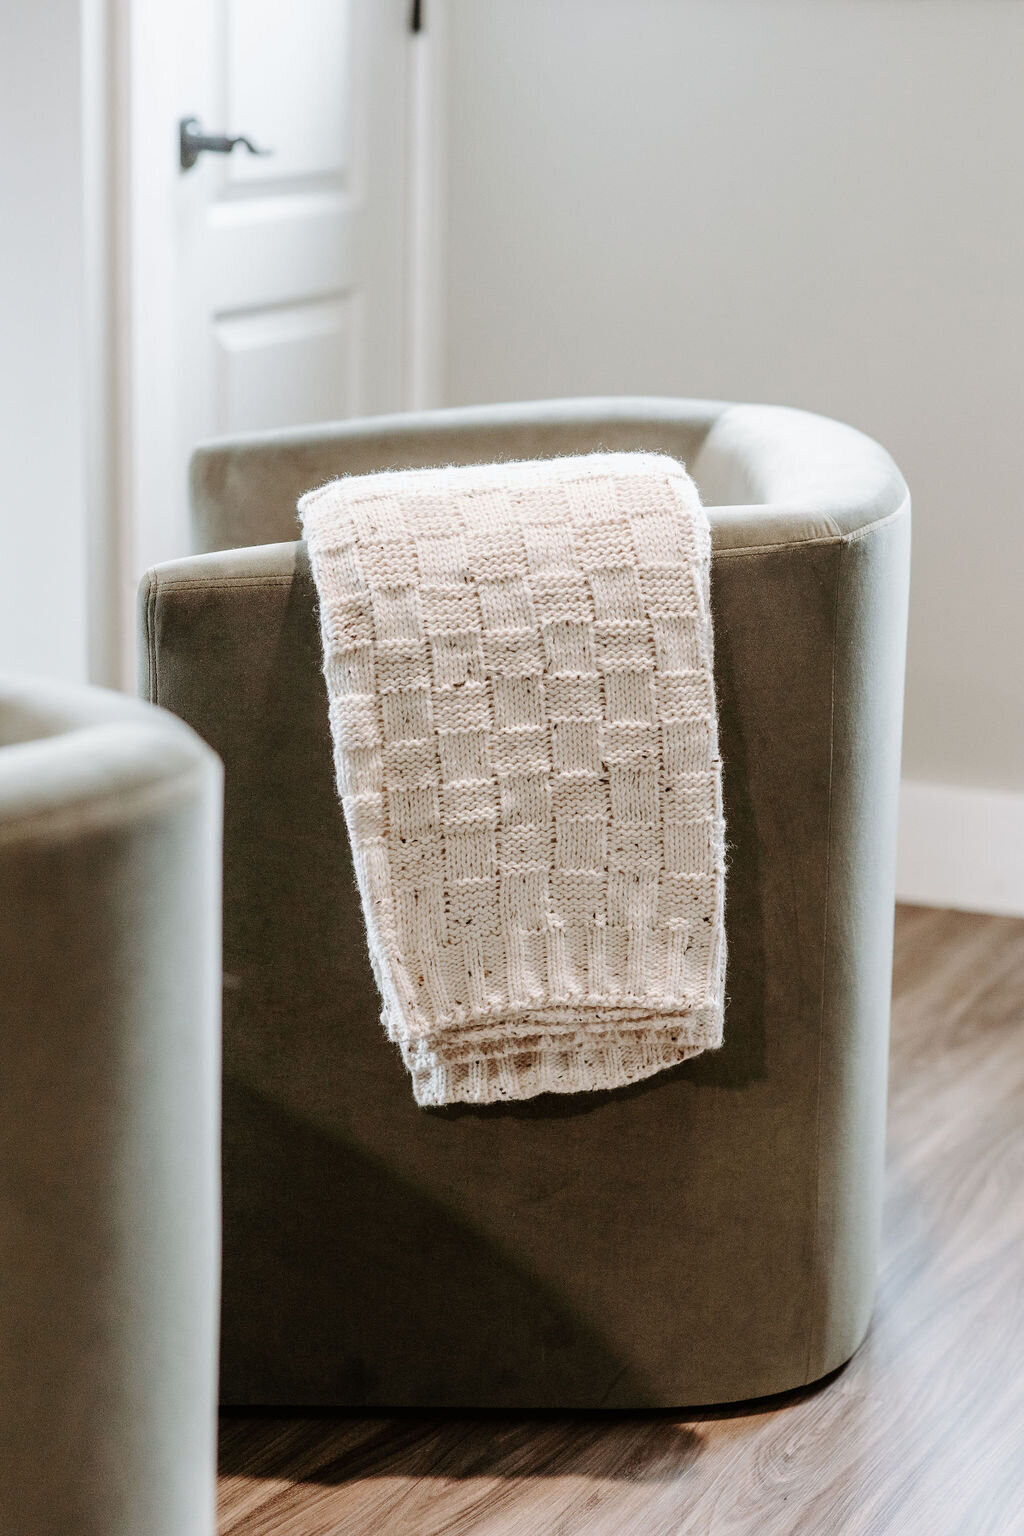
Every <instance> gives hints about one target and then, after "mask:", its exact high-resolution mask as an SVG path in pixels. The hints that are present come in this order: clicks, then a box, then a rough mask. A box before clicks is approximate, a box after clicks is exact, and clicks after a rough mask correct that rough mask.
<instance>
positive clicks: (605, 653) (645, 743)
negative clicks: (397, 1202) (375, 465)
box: [299, 453, 725, 1104]
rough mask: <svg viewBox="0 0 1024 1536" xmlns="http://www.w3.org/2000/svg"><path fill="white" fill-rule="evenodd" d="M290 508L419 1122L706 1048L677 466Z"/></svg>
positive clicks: (655, 464) (684, 504)
mask: <svg viewBox="0 0 1024 1536" xmlns="http://www.w3.org/2000/svg"><path fill="white" fill-rule="evenodd" d="M299 510H300V515H301V517H302V522H303V527H304V532H305V536H306V540H307V544H308V549H309V556H310V560H311V563H312V569H313V575H314V579H315V582H316V586H317V591H318V594H319V600H320V618H321V631H322V636H323V644H324V671H325V675H326V679H327V690H328V696H329V701H330V721H331V730H332V733H333V739H334V748H335V763H336V769H337V778H338V788H339V791H340V795H341V800H342V804H343V807H344V813H345V818H346V821H347V824H348V831H349V836H350V840H351V845H352V854H353V859H354V863H355V872H356V879H357V881H358V886H359V892H360V896H361V898H362V904H363V912H364V916H365V922H366V932H367V937H368V941H369V949H370V956H371V960H372V962H373V970H374V974H375V976H376V979H377V983H378V986H379V988H380V992H381V996H382V999H383V1024H384V1027H385V1029H386V1031H387V1034H388V1036H389V1037H390V1038H391V1039H392V1040H393V1041H395V1042H396V1043H397V1045H398V1046H399V1048H400V1050H401V1053H402V1056H403V1058H404V1061H405V1064H406V1066H407V1068H408V1070H409V1072H410V1073H411V1076H412V1084H413V1092H414V1095H415V1098H416V1101H417V1102H418V1103H419V1104H445V1103H451V1102H454V1101H464V1102H471V1103H490V1102H492V1101H494V1100H500V1099H525V1098H530V1097H532V1096H533V1095H534V1094H538V1093H544V1092H555V1093H575V1092H578V1091H580V1090H585V1089H600V1088H615V1087H618V1086H620V1085H622V1084H624V1083H631V1082H635V1081H637V1080H638V1079H640V1078H645V1077H648V1076H650V1075H651V1074H652V1073H655V1072H660V1071H661V1070H662V1069H663V1068H665V1067H669V1066H672V1065H674V1064H675V1063H677V1062H680V1061H683V1060H685V1059H686V1058H687V1057H689V1056H693V1055H695V1054H697V1053H698V1052H699V1051H703V1050H706V1049H708V1048H709V1047H714V1046H717V1045H720V1044H721V1040H722V1011H723V983H724V968H725V936H724V930H723V904H724V881H725V874H724V871H725V854H724V824H723V820H722V792H721V763H720V760H719V755H718V740H717V721H716V713H715V697H714V688H713V679H712V633H711V616H710V608H709V596H708V590H709V571H710V554H711V544H710V533H709V529H708V523H707V518H706V516H705V514H704V512H703V511H702V509H701V506H700V502H699V498H698V495H697V491H696V488H695V486H694V485H693V482H692V481H691V480H690V479H689V477H688V476H687V474H686V473H685V471H684V470H683V469H682V467H681V466H680V465H679V464H677V463H676V462H675V461H674V460H672V459H669V458H663V457H660V456H657V455H653V454H642V453H637V454H629V453H598V454H593V455H590V456H586V457H580V458H567V459H556V460H549V461H546V462H536V463H509V464H500V465H485V466H481V465H472V466H468V467H463V468H449V469H432V470H407V471H401V472H393V473H392V472H389V473H385V474H377V475H368V476H363V477H358V478H355V477H353V478H350V479H342V480H336V481H334V482H333V483H331V484H330V485H326V486H324V487H322V488H321V489H319V490H316V491H313V492H311V493H310V494H309V495H307V496H305V497H304V498H303V500H302V501H301V502H300V504H299Z"/></svg>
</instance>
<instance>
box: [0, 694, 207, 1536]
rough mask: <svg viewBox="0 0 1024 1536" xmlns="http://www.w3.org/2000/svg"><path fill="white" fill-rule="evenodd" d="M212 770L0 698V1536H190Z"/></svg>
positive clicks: (160, 734)
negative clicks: (1, 1534)
mask: <svg viewBox="0 0 1024 1536" xmlns="http://www.w3.org/2000/svg"><path fill="white" fill-rule="evenodd" d="M220 812H221V769H220V765H219V763H218V762H217V761H216V758H215V757H214V755H213V753H212V752H210V751H209V750H208V749H207V748H206V747H205V746H204V745H203V743H202V742H201V741H198V740H197V739H196V737H195V735H194V734H193V733H192V732H191V731H189V730H186V729H185V728H184V726H183V725H182V724H181V722H180V721H179V720H175V719H173V718H172V717H171V716H170V715H168V714H165V713H164V712H163V711H162V710H156V709H150V708H148V707H147V706H146V705H144V704H141V703H139V701H138V700H137V699H131V698H126V697H124V696H123V695H119V694H113V693H106V692H104V691H102V690H100V689H97V688H79V687H64V686H60V685H56V684H52V683H44V682H40V681H35V680H33V681H16V680H12V679H8V678H3V679H0V1531H3V1532H4V1536H186V1533H187V1536H213V1530H214V1469H215V1440H216V1435H215V1430H216V1419H215V1411H216V1401H217V1399H216V1385H217V1374H216V1365H217V1296H218V1289H217V1281H218V1249H219V1237H220V1234H219V1210H218V1187H219V1166H218V1164H219V1159H218V1145H217V1129H218V1119H219V1115H218V1086H219V1050H220V1033H219V1017H220V963H219V962H220V944H219V936H220Z"/></svg>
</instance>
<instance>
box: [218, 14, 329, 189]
mask: <svg viewBox="0 0 1024 1536" xmlns="http://www.w3.org/2000/svg"><path fill="white" fill-rule="evenodd" d="M226 9H227V18H226V20H227V36H226V48H225V53H226V61H225V67H226V73H227V109H228V117H229V120H230V121H231V122H233V123H243V124H245V131H246V132H248V133H250V134H251V136H252V138H253V139H254V141H255V142H256V143H257V144H259V145H264V144H266V145H268V146H270V147H271V148H272V149H273V151H274V153H273V155H272V156H270V157H268V158H267V159H254V158H252V157H251V156H245V157H243V156H241V155H236V156H234V157H233V158H232V161H231V164H230V167H229V172H228V180H229V184H230V185H233V186H246V185H252V184H253V183H256V182H261V181H276V180H280V179H281V178H282V177H297V176H303V177H307V176H332V177H340V176H343V175H344V173H345V171H346V169H347V168H348V165H349V159H350V154H351V121H350V116H351V107H352V65H353V57H352V38H351V21H352V17H351V10H352V6H351V4H350V3H348V0H332V3H331V4H325V3H324V0H288V4H287V6H282V5H281V4H280V3H279V0H227V6H226Z"/></svg>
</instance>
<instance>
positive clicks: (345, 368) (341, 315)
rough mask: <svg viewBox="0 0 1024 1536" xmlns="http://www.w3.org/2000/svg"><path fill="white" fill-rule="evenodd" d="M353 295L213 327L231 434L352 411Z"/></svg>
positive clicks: (224, 320) (227, 319)
mask: <svg viewBox="0 0 1024 1536" xmlns="http://www.w3.org/2000/svg"><path fill="white" fill-rule="evenodd" d="M354 304H355V301H354V299H353V297H352V295H351V294H349V295H346V296H344V297H338V298H332V299H322V300H313V301H311V302H310V303H306V304H288V305H284V306H282V307H281V308H278V309H263V310H255V311H249V312H247V313H241V314H235V315H225V316H222V317H221V318H220V319H218V321H217V322H216V324H215V327H214V338H215V344H216V347H217V365H218V396H219V402H218V403H219V407H220V418H221V420H222V421H223V423H224V426H225V430H227V431H228V432H241V431H254V430H258V429H259V428H261V427H288V426H298V425H300V424H301V423H302V422H304V421H316V420H317V419H319V418H320V417H323V416H327V415H337V416H346V415H348V414H350V411H351V404H352V400H353V397H354V394H355V390H354V379H353V372H354V364H355V357H356V353H355V346H354V337H353V330H354V324H353V322H354V315H353V309H354Z"/></svg>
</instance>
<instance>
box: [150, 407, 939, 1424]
mask: <svg viewBox="0 0 1024 1536" xmlns="http://www.w3.org/2000/svg"><path fill="white" fill-rule="evenodd" d="M598 447H602V448H607V449H650V450H655V451H658V452H662V453H668V454H672V455H674V456H675V457H677V458H679V459H681V460H683V461H684V462H685V463H686V464H687V466H688V467H689V469H690V471H691V473H692V474H693V476H694V478H695V479H696V481H697V483H698V485H699V486H700V487H701V490H702V493H703V497H704V501H705V503H706V505H708V507H709V508H710V519H711V525H712V531H713V546H714V557H713V568H712V604H713V617H714V626H715V669H716V679H717V689H718V699H719V708H720V717H721V743H722V754H723V762H724V777H725V810H726V825H727V840H728V848H729V868H728V881H727V909H726V923H727V932H728V944H729V965H728V980H727V993H728V1009H727V1013H726V1020H725V1045H724V1047H723V1048H722V1049H721V1050H720V1051H717V1052H715V1053H713V1054H708V1055H705V1056H703V1057H698V1058H696V1059H694V1060H693V1061H690V1062H687V1063H685V1064H683V1065H682V1066H680V1067H678V1068H675V1069H673V1070H671V1071H668V1072H664V1073H662V1074H661V1075H659V1076H656V1077H653V1078H650V1079H648V1080H647V1081H645V1082H642V1083H638V1084H636V1085H634V1086H632V1087H630V1088H626V1089H621V1090H618V1091H616V1092H608V1093H594V1094H585V1095H578V1096H555V1095H548V1096H544V1097H541V1098H538V1099H534V1100H530V1101H527V1102H524V1103H518V1104H504V1105H497V1106H488V1107H471V1106H465V1105H460V1106H457V1107H451V1108H445V1109H419V1108H417V1106H416V1105H415V1103H414V1102H413V1097H412V1092H411V1089H410V1084H409V1081H408V1079H407V1077H406V1074H405V1071H404V1069H403V1067H402V1065H401V1062H400V1060H399V1058H398V1056H397V1053H396V1051H395V1049H394V1047H393V1046H391V1045H390V1044H389V1043H388V1042H387V1041H386V1039H385V1037H384V1035H383V1032H382V1030H381V1027H380V1025H379V1023H378V1013H379V1007H378V999H377V995H376V991H375V988H374V983H373V980H372V977H371V973H370V966H369V962H368V958H367V953H366V945H365V940H364V934H363V924H362V918H361V913H360V908H359V901H358V896H357V893H356V888H355V885H354V881H353V876H352V870H351V864H350V858H349V852H348V846H347V840H346V832H345V826H344V821H343V818H342V813H341V809H340V806H339V803H338V799H337V795H336V792H335V785H334V773H333V766H332V752H331V741H330V736H329V729H328V717H327V701H326V694H325V685H324V681H323V677H322V674H321V652H320V636H319V629H318V618H317V602H316V594H315V591H314V588H313V585H312V583H311V579H310V572H309V566H308V563H307V559H306V555H305V552H304V547H303V545H302V543H301V542H296V531H297V529H296V520H295V503H296V499H297V498H298V496H299V495H300V494H301V493H302V492H303V491H305V490H307V489H308V488H310V487H311V486H314V485H316V484H318V483H320V482H323V481H325V480H327V479H329V478H331V477H333V476H336V475H342V474H349V473H353V474H365V473H367V472H370V471H375V470H378V469H384V468H403V467H411V466H424V465H430V464H437V463H452V462H455V463H471V462H481V461H486V460H494V459H497V458H533V457H548V456H554V455H562V454H571V453H583V452H589V451H591V450H594V449H597V448H598ZM192 476H193V478H192V491H193V508H194V526H195V531H196V532H195V537H196V545H197V549H198V550H199V551H200V552H199V553H197V554H196V555H194V556H192V557H190V558H188V559H182V560H179V561H175V562H173V563H170V564H166V565H163V566H161V567H159V568H157V569H155V570H153V571H151V572H150V573H149V574H148V576H147V577H146V579H145V580H144V583H143V589H142V597H141V624H142V641H141V656H142V684H141V686H142V691H143V692H144V693H145V694H146V695H147V696H148V697H149V698H150V699H152V700H155V701H157V702H159V703H160V704H163V705H165V706H166V707H167V708H168V709H170V710H172V711H174V712H175V713H176V714H178V715H180V716H182V717H183V718H184V719H185V720H187V721H188V722H189V723H190V724H191V725H192V726H193V727H194V728H195V730H196V731H197V732H198V733H199V734H200V735H201V736H203V737H204V738H205V739H206V740H207V741H208V742H209V743H210V744H211V745H212V746H213V747H214V748H215V749H216V751H217V752H218V753H219V754H220V756H221V757H222V758H223V760H224V764H225V769H226V810H225V815H226V832H225V907H224V943H225V962H224V964H225V977H224V987H225V991H224V1010H225V1016H224V1030H225V1033H224V1074H225V1078H224V1145H223V1178H224V1271H223V1275H224V1280H223V1310H222V1372H221V1392H222V1399H223V1401H224V1402H226V1403H229V1404H238V1405H241V1404H309V1405H317V1404H320V1405H329V1404H330V1405H348V1406H368V1405H410V1406H411V1405H420V1406H431V1405H451V1406H461V1407H474V1406H491V1407H503V1408H520V1407H532V1408H573V1407H581V1408H597V1407H602V1408H651V1407H659V1406H681V1405H698V1404H709V1403H717V1402H726V1401H734V1400H738V1399H744V1398H750V1397H757V1396H762V1395H766V1394H771V1393H777V1392H779V1391H782V1390H784V1389H788V1388H793V1387H798V1386H801V1385H803V1384H805V1383H808V1382H811V1381H814V1380H816V1379H817V1378H819V1377H821V1376H823V1375H825V1374H826V1373H828V1372H830V1371H831V1370H833V1369H834V1368H835V1367H837V1366H839V1365H840V1364H841V1363H842V1362H843V1361H845V1360H846V1359H847V1358H848V1357H849V1356H850V1355H851V1354H852V1352H853V1351H854V1350H855V1349H856V1347H857V1345H858V1344H859V1343H860V1341H861V1340H862V1338H863V1337H864V1334H865V1330H866V1329H867V1326H868V1321H869V1317H870V1312H871V1305H872V1295H873V1290H874V1281H875V1267H876V1257H877V1239H878V1227H879V1210H880V1201H881V1183H882V1164H883V1140H884V1134H883V1127H884V1111H885V1090H886V1057H887V1040H888V1024H889V988H890V970H891V942H892V922H893V879H894V856H895V831H896V800H897V783H898V771H899V754H900V726H901V712H902V684H903V658H904V643H905V623H906V603H907V577H908V549H909V532H910V520H909V504H908V498H907V490H906V486H905V485H904V482H903V480H902V479H901V477H900V475H899V473H898V471H897V470H896V468H895V466H894V465H893V463H892V461H891V460H890V459H889V457H888V456H887V454H886V453H885V452H883V450H882V449H881V448H879V447H878V446H877V444H875V443H873V442H871V441H870V440H869V439H867V438H865V437H863V436H861V435H860V434H859V433H857V432H855V431H853V430H852V429H850V428H848V427H844V426H841V425H839V424H838V423H835V422H832V421H828V420H825V419H823V418H820V417H816V416H811V415H808V414H805V413H802V412H799V411H793V410H787V409H782V408H777V407H767V406H747V405H722V404H717V403H708V402H699V401H686V400H659V399H621V400H580V401H561V402H546V403H531V404H523V405H511V406H489V407H482V408H473V409H464V410H444V411H436V412H430V413H426V414H421V415H409V416H395V417H387V418H378V419H373V420H365V421H355V422H348V423H343V424H336V425H331V426H326V427H317V428H310V429H305V430H300V431H291V430H290V431H285V432H278V433H266V434H260V435H258V436H251V437H246V438H238V439H235V440H232V441H222V442H215V443H212V444H210V445H208V446H204V447H202V448H201V449H200V450H199V451H198V452H197V453H196V455H195V458H194V461H193V469H192Z"/></svg>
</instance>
